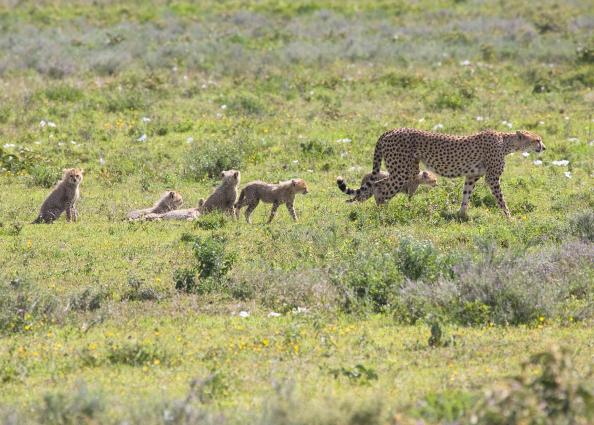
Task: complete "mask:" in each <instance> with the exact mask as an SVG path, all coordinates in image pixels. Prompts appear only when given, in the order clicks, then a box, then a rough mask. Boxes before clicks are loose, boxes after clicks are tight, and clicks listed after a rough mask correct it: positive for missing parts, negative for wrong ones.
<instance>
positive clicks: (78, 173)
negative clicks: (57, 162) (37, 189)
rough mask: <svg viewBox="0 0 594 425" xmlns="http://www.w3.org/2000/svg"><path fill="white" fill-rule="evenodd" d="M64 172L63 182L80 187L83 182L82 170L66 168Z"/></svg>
mask: <svg viewBox="0 0 594 425" xmlns="http://www.w3.org/2000/svg"><path fill="white" fill-rule="evenodd" d="M63 171H64V174H63V175H62V181H65V182H66V183H69V184H72V185H74V186H78V185H79V184H80V183H81V182H82V181H83V169H82V168H65V169H64V170H63Z"/></svg>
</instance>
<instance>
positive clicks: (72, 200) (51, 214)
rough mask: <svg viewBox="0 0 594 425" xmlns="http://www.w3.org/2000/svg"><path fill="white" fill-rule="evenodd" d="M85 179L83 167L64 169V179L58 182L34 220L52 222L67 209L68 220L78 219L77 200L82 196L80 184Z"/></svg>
mask: <svg viewBox="0 0 594 425" xmlns="http://www.w3.org/2000/svg"><path fill="white" fill-rule="evenodd" d="M82 180H83V170H82V169H81V168H67V169H65V170H64V174H63V175H62V180H60V181H59V182H58V184H57V185H56V187H55V188H54V190H53V191H52V193H50V195H49V196H48V197H47V198H46V200H45V201H44V202H43V204H42V205H41V210H40V211H39V215H38V216H37V218H36V219H35V221H33V224H37V223H52V222H53V221H54V220H57V219H58V218H59V217H60V215H62V213H63V212H64V211H66V221H70V220H72V221H76V220H78V211H77V210H76V201H78V198H79V197H80V192H79V186H80V183H81V182H82Z"/></svg>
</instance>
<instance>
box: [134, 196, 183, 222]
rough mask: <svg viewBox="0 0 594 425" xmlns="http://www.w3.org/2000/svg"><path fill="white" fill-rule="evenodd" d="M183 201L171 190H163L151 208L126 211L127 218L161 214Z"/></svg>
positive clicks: (135, 218)
mask: <svg viewBox="0 0 594 425" xmlns="http://www.w3.org/2000/svg"><path fill="white" fill-rule="evenodd" d="M183 203H184V200H183V198H182V196H181V195H180V194H179V193H178V192H175V191H173V190H170V191H168V192H165V193H164V194H163V196H161V199H159V200H158V201H157V202H156V203H155V205H153V206H152V207H151V208H144V209H142V210H134V211H130V212H129V213H128V220H138V219H141V218H144V216H146V215H148V214H163V213H166V212H168V211H172V210H175V209H177V208H179V207H181V205H182V204H183Z"/></svg>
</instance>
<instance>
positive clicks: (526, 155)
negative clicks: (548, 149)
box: [522, 152, 530, 158]
mask: <svg viewBox="0 0 594 425" xmlns="http://www.w3.org/2000/svg"><path fill="white" fill-rule="evenodd" d="M522 156H523V157H524V158H528V157H529V156H530V154H529V153H528V152H522Z"/></svg>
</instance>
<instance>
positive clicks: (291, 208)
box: [286, 202, 297, 221]
mask: <svg viewBox="0 0 594 425" xmlns="http://www.w3.org/2000/svg"><path fill="white" fill-rule="evenodd" d="M286 205H287V210H289V214H291V217H292V218H293V221H297V213H296V212H295V207H294V205H293V202H287V204H286Z"/></svg>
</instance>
